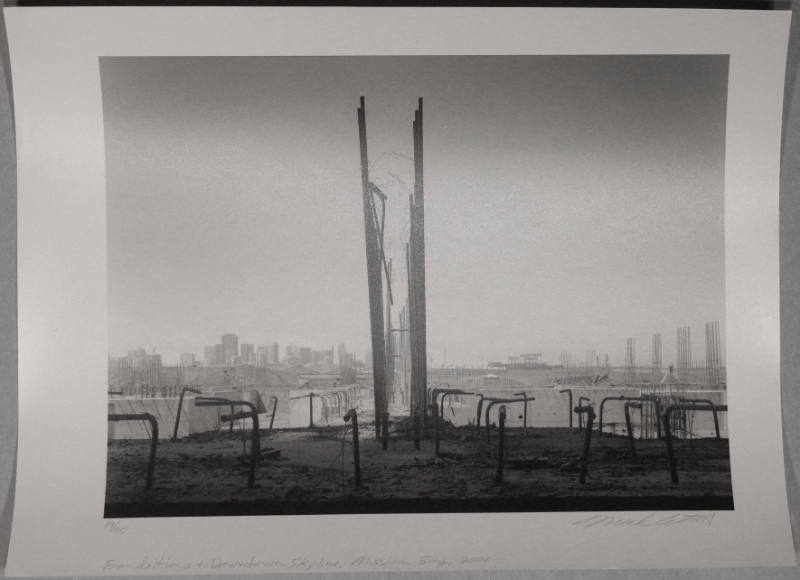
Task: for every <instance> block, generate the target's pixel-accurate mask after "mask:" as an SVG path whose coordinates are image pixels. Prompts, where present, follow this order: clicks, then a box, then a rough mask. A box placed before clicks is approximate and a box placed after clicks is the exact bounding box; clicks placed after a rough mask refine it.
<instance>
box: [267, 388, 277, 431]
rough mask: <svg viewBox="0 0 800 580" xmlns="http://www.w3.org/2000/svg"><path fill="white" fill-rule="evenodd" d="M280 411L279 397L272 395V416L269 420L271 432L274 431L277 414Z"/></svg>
mask: <svg viewBox="0 0 800 580" xmlns="http://www.w3.org/2000/svg"><path fill="white" fill-rule="evenodd" d="M277 410H278V397H276V396H275V395H272V416H271V417H270V418H269V430H270V431H272V424H273V423H274V422H275V412H276V411H277Z"/></svg>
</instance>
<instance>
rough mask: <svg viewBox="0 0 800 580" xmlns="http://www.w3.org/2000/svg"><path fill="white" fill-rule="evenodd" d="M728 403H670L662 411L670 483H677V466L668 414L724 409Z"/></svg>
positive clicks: (725, 409) (726, 408)
mask: <svg viewBox="0 0 800 580" xmlns="http://www.w3.org/2000/svg"><path fill="white" fill-rule="evenodd" d="M727 410H728V405H711V406H709V405H707V404H705V403H681V404H677V405H670V406H669V407H667V410H666V411H664V416H663V418H662V420H663V421H664V434H665V435H664V439H665V440H666V443H667V460H668V461H669V472H670V476H671V477H672V483H678V468H677V465H676V464H675V451H674V449H673V448H672V430H671V428H670V418H671V417H670V416H671V415H672V413H673V412H674V411H711V412H718V411H726V412H727Z"/></svg>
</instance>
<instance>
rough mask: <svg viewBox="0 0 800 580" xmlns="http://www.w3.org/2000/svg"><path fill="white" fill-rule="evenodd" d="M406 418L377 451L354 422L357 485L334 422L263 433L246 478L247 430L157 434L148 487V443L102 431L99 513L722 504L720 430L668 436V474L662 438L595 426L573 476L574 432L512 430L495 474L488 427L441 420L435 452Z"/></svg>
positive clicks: (347, 439) (577, 453) (346, 442)
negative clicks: (671, 440)
mask: <svg viewBox="0 0 800 580" xmlns="http://www.w3.org/2000/svg"><path fill="white" fill-rule="evenodd" d="M407 425H408V423H407V422H395V423H393V424H392V428H391V430H390V432H391V435H390V441H389V445H388V449H387V450H386V451H384V450H383V449H382V447H381V443H380V442H379V441H377V440H376V439H375V432H374V429H371V428H370V426H366V427H362V428H361V429H360V433H359V435H360V437H359V439H360V463H361V479H362V485H361V486H360V487H357V486H356V485H355V481H354V462H353V444H352V432H351V430H350V429H348V430H347V432H346V433H345V430H344V429H343V428H342V427H331V428H320V429H314V430H291V431H289V430H286V431H274V432H272V433H266V432H264V433H262V435H261V447H262V451H265V452H266V453H265V455H263V456H262V458H261V459H260V461H259V463H258V466H257V470H256V479H255V485H254V487H253V488H248V486H247V477H248V470H249V465H250V461H249V450H250V444H249V442H248V443H246V444H245V443H244V441H245V439H248V440H249V434H250V432H249V431H248V432H242V433H237V432H234V433H227V432H221V433H210V434H203V435H196V436H192V437H188V438H185V439H181V440H178V441H175V442H173V441H169V440H161V441H159V442H158V451H157V459H156V465H155V473H154V483H153V487H152V489H149V490H148V489H145V474H146V469H147V459H148V452H149V445H150V443H149V441H143V440H129V441H112V442H109V447H108V450H109V456H108V472H107V489H106V516H107V517H136V516H169V515H181V516H186V515H240V514H252V515H257V514H309V513H318V514H325V513H387V512H456V511H460V512H465V511H479V512H480V511H554V510H557V511H566V510H582V511H583V510H591V509H732V508H733V500H732V491H731V479H730V462H729V455H728V442H727V440H726V439H722V440H715V439H695V440H677V441H675V453H676V457H677V458H678V463H677V465H678V472H679V475H680V482H679V483H677V484H673V483H672V481H671V478H670V472H669V467H668V462H667V455H666V446H665V443H664V442H663V441H658V440H638V441H636V455H635V456H634V455H633V454H632V453H631V452H630V450H629V448H628V442H627V439H626V438H625V437H622V436H612V435H609V434H604V435H603V436H602V437H601V436H599V435H598V433H597V432H596V431H595V432H594V433H593V435H592V442H591V452H590V456H589V464H588V473H587V479H586V483H584V484H581V483H579V476H580V471H581V455H582V452H583V445H584V433H583V432H581V431H578V430H577V429H569V428H553V429H542V428H538V429H533V428H531V429H528V430H523V429H513V430H508V431H507V432H506V439H505V454H504V455H505V460H504V462H503V481H502V483H498V482H497V481H496V474H497V466H498V462H497V452H498V450H497V443H498V433H497V429H493V430H492V433H491V443H489V444H487V442H486V432H485V430H484V429H481V431H480V433H476V432H475V430H474V428H473V427H458V428H456V427H452V426H450V425H449V424H447V425H444V426H442V429H441V444H440V445H441V447H440V457H439V458H437V457H436V456H435V452H434V449H435V446H434V439H433V433H431V434H430V435H431V437H430V438H429V439H423V440H422V442H421V448H420V449H419V450H415V449H414V443H413V440H412V438H411V433H410V432H409V430H408V428H407ZM276 452H277V453H276Z"/></svg>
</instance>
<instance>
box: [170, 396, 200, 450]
mask: <svg viewBox="0 0 800 580" xmlns="http://www.w3.org/2000/svg"><path fill="white" fill-rule="evenodd" d="M187 391H188V392H190V393H194V394H195V395H202V394H203V393H202V392H201V391H199V390H198V389H193V388H192V387H184V388H183V389H182V390H181V396H180V398H179V399H178V413H177V414H176V415H175V429H174V430H173V431H172V440H173V441H177V440H178V425H180V423H181V410H182V409H183V397H184V395H186V393H187Z"/></svg>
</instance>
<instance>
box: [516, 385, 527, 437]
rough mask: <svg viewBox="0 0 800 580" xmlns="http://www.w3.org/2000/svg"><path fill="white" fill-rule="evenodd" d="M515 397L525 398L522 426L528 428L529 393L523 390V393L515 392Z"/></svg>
mask: <svg viewBox="0 0 800 580" xmlns="http://www.w3.org/2000/svg"><path fill="white" fill-rule="evenodd" d="M514 396H515V397H523V398H524V399H525V410H524V411H523V413H522V427H523V429H527V428H528V393H527V392H525V391H522V392H521V393H514Z"/></svg>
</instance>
